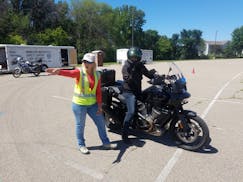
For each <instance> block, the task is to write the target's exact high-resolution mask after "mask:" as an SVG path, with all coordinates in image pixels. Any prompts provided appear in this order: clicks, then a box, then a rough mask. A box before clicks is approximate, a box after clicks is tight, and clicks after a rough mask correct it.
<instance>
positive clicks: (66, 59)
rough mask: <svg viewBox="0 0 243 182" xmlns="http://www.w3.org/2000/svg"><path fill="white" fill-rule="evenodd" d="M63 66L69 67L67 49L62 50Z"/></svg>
mask: <svg viewBox="0 0 243 182" xmlns="http://www.w3.org/2000/svg"><path fill="white" fill-rule="evenodd" d="M61 57H62V66H68V51H67V49H61Z"/></svg>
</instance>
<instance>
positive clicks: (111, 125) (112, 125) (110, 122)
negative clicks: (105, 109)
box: [104, 113, 121, 130]
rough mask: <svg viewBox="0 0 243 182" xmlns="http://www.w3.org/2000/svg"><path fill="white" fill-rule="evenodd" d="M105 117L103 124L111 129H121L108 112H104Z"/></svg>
mask: <svg viewBox="0 0 243 182" xmlns="http://www.w3.org/2000/svg"><path fill="white" fill-rule="evenodd" d="M104 117H105V125H106V127H107V128H109V129H111V130H119V129H121V126H120V125H119V124H117V121H115V120H114V118H112V117H111V116H110V115H109V114H106V113H104Z"/></svg>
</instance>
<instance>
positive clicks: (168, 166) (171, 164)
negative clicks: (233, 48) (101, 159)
mask: <svg viewBox="0 0 243 182" xmlns="http://www.w3.org/2000/svg"><path fill="white" fill-rule="evenodd" d="M242 73H243V72H241V73H238V74H237V75H235V76H234V77H233V78H232V79H231V80H229V81H228V82H227V83H226V84H225V85H224V86H223V87H222V88H221V89H220V90H219V91H218V92H217V94H216V95H215V96H214V98H213V99H212V100H211V102H210V103H209V105H208V107H207V108H206V109H205V110H204V112H203V114H202V115H201V118H202V119H204V118H205V117H206V115H207V114H208V112H209V111H210V109H211V108H212V106H213V105H214V103H215V102H216V100H217V99H218V97H219V96H220V94H221V93H222V92H223V90H224V89H225V88H226V87H227V86H228V85H229V84H230V82H232V81H233V80H235V79H236V78H238V77H239V76H240V75H241V74H242ZM205 122H206V121H205ZM182 152H183V150H182V149H176V151H175V153H174V154H173V156H172V157H171V158H170V160H169V161H168V162H167V164H166V166H165V167H164V168H163V169H162V171H161V173H160V174H159V176H158V177H157V178H156V180H155V182H164V181H165V180H166V178H167V176H168V175H169V174H170V172H171V171H172V169H173V167H174V166H175V164H176V162H177V161H178V160H179V158H180V156H181V154H182Z"/></svg>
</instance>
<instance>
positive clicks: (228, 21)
mask: <svg viewBox="0 0 243 182" xmlns="http://www.w3.org/2000/svg"><path fill="white" fill-rule="evenodd" d="M67 1H68V0H67ZM96 1H97V2H104V3H106V4H108V5H110V6H112V7H113V8H115V7H121V6H122V5H124V4H127V5H133V6H136V7H137V9H140V10H142V11H144V13H145V20H146V23H145V25H144V26H143V29H144V30H147V29H152V30H156V31H158V33H159V34H160V35H166V36H167V37H169V38H171V36H172V34H174V33H178V34H179V33H180V32H181V31H182V30H183V29H186V30H193V29H198V30H201V31H202V32H203V34H202V38H203V39H205V40H212V41H214V40H215V39H216V40H217V41H221V40H231V33H232V32H233V31H234V30H235V29H236V28H239V27H241V26H243V0H96Z"/></svg>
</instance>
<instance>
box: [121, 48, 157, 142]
mask: <svg viewBox="0 0 243 182" xmlns="http://www.w3.org/2000/svg"><path fill="white" fill-rule="evenodd" d="M127 58H128V60H127V61H126V62H125V64H124V66H123V67H122V76H123V80H124V84H123V96H124V97H125V99H126V106H127V113H126V115H125V118H124V123H123V131H122V139H123V141H124V142H125V143H129V140H128V130H129V125H130V122H131V121H132V120H133V116H134V113H135V103H136V99H139V98H140V97H141V93H142V78H143V75H145V76H146V77H148V78H150V79H152V78H154V73H155V70H154V69H152V70H150V71H149V70H148V69H147V68H146V67H145V66H144V64H143V63H142V62H141V58H142V50H141V49H140V48H138V47H132V48H130V49H129V50H128V52H127Z"/></svg>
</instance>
